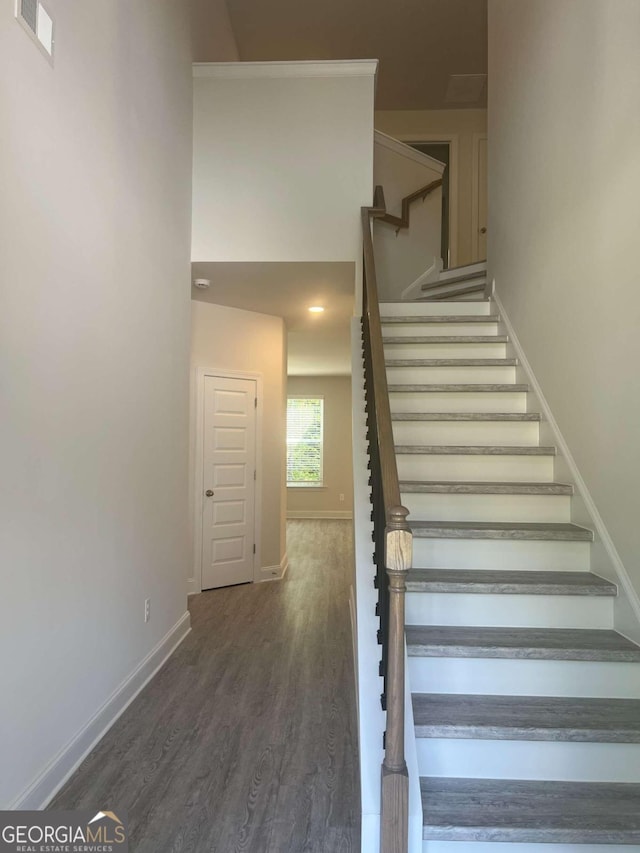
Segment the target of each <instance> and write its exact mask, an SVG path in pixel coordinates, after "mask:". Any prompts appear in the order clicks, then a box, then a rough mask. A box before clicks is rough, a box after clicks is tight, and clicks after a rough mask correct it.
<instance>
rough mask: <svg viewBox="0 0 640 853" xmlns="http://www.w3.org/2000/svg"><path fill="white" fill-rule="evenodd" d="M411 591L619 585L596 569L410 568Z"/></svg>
mask: <svg viewBox="0 0 640 853" xmlns="http://www.w3.org/2000/svg"><path fill="white" fill-rule="evenodd" d="M407 590H408V591H409V592H432V593H438V592H449V593H451V592H453V593H479V594H496V593H498V594H503V595H598V596H601V595H602V596H615V595H617V587H616V585H615V584H613V583H611V582H610V581H608V580H606V579H605V578H601V577H600V576H599V575H596V574H594V573H593V572H554V571H525V570H520V569H516V570H513V571H509V570H507V569H410V570H409V573H408V575H407Z"/></svg>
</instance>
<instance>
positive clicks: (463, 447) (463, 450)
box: [395, 444, 557, 456]
mask: <svg viewBox="0 0 640 853" xmlns="http://www.w3.org/2000/svg"><path fill="white" fill-rule="evenodd" d="M395 452H396V455H397V456H402V455H414V456H556V454H557V450H556V448H555V447H544V446H543V447H540V446H539V445H515V444H396V446H395Z"/></svg>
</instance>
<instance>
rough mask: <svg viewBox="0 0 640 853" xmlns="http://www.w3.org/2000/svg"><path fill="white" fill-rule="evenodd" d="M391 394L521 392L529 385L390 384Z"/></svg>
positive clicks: (480, 383) (524, 391)
mask: <svg viewBox="0 0 640 853" xmlns="http://www.w3.org/2000/svg"><path fill="white" fill-rule="evenodd" d="M388 390H389V393H390V394H400V393H407V392H411V393H413V394H459V393H463V392H464V393H467V394H468V393H474V394H475V393H478V394H521V393H527V392H528V390H529V386H528V385H527V384H525V383H520V382H514V383H506V384H505V383H500V382H496V383H488V384H487V383H483V382H478V383H477V384H462V383H444V384H435V385H434V384H427V385H415V384H407V385H389V386H388Z"/></svg>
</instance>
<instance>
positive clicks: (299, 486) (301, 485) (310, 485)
mask: <svg viewBox="0 0 640 853" xmlns="http://www.w3.org/2000/svg"><path fill="white" fill-rule="evenodd" d="M287 488H288V489H316V490H318V489H326V488H327V486H323V485H322V484H321V483H287Z"/></svg>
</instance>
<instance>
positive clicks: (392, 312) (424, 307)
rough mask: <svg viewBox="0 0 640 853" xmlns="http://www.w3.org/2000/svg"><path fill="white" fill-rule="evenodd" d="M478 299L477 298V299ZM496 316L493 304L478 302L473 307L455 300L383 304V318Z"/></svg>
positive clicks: (381, 313) (381, 311)
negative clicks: (465, 315) (464, 315)
mask: <svg viewBox="0 0 640 853" xmlns="http://www.w3.org/2000/svg"><path fill="white" fill-rule="evenodd" d="M476 299H477V297H476ZM492 313H493V314H496V313H497V311H496V308H495V305H492V303H491V302H476V303H474V304H471V305H460V303H459V302H458V301H457V300H455V301H452V302H448V301H447V300H445V299H443V300H438V301H437V302H381V303H380V316H381V317H416V316H417V317H436V316H437V317H442V316H447V315H448V316H455V315H460V314H473V315H475V316H483V317H484V316H486V315H487V314H492Z"/></svg>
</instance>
